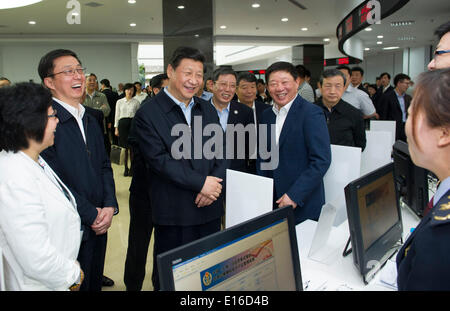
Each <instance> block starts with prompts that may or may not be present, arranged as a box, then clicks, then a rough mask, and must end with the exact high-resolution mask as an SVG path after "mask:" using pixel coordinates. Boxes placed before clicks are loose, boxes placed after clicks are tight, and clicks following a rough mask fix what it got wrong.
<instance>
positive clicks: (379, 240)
mask: <svg viewBox="0 0 450 311" xmlns="http://www.w3.org/2000/svg"><path fill="white" fill-rule="evenodd" d="M345 196H346V202H347V215H348V222H349V228H350V237H351V242H352V252H353V259H354V262H355V264H356V266H358V267H359V269H360V272H361V274H362V275H363V276H364V281H366V280H367V281H368V280H369V279H370V278H371V277H373V275H374V274H375V273H376V271H377V270H376V269H375V270H374V268H379V267H380V266H382V265H383V264H384V263H385V262H386V260H387V259H388V258H389V257H390V256H391V255H392V254H393V253H394V252H395V250H396V247H395V245H396V243H397V242H398V241H400V240H401V237H402V232H403V230H402V220H401V212H400V206H399V202H398V194H397V191H396V188H395V183H394V165H393V163H390V164H387V165H385V166H383V167H381V168H379V169H377V170H375V171H373V172H371V173H369V174H367V175H364V176H362V177H360V178H359V179H357V180H355V181H353V182H351V183H350V184H348V185H347V187H346V188H345Z"/></svg>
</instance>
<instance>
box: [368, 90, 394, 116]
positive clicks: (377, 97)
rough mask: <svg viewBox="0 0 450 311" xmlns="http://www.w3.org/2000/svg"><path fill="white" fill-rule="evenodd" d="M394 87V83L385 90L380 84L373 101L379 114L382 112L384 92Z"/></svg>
mask: <svg viewBox="0 0 450 311" xmlns="http://www.w3.org/2000/svg"><path fill="white" fill-rule="evenodd" d="M393 89H394V88H393V87H392V85H389V87H388V88H387V89H386V91H384V92H383V86H380V87H379V88H378V89H377V91H376V93H375V95H373V98H372V102H373V105H374V106H375V110H376V111H377V113H378V114H380V112H379V111H380V108H379V103H380V100H381V97H383V95H384V94H386V93H387V92H389V91H392V90H393Z"/></svg>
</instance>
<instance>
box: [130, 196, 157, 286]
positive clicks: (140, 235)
mask: <svg viewBox="0 0 450 311" xmlns="http://www.w3.org/2000/svg"><path fill="white" fill-rule="evenodd" d="M129 203H130V228H129V231H128V248H127V257H126V260H125V273H124V277H123V279H124V283H125V286H126V288H127V290H128V291H140V290H141V289H142V283H143V282H144V278H145V265H146V263H147V253H148V245H149V244H150V239H151V237H152V231H153V222H152V209H151V207H150V200H149V198H148V197H146V196H142V195H139V194H136V193H133V192H131V193H130V200H129Z"/></svg>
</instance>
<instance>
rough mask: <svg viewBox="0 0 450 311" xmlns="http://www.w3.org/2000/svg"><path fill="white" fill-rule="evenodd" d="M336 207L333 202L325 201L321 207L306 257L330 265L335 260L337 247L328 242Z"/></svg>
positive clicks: (337, 251)
mask: <svg viewBox="0 0 450 311" xmlns="http://www.w3.org/2000/svg"><path fill="white" fill-rule="evenodd" d="M336 213H337V209H336V206H335V205H334V204H333V203H326V204H324V205H323V207H322V211H321V213H320V217H319V221H318V222H317V227H316V231H315V232H314V237H313V240H312V243H311V248H310V249H309V253H308V258H309V259H311V260H314V261H318V262H320V263H323V264H326V265H330V264H331V263H333V262H335V261H336V257H337V254H338V253H339V249H338V248H336V246H335V245H333V244H330V243H328V242H329V240H330V233H331V231H332V229H333V223H334V221H335V218H336Z"/></svg>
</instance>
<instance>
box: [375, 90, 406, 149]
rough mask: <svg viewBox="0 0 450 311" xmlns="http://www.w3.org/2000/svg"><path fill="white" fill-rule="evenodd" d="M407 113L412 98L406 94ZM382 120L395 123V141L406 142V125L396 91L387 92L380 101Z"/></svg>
mask: <svg viewBox="0 0 450 311" xmlns="http://www.w3.org/2000/svg"><path fill="white" fill-rule="evenodd" d="M404 98H405V111H408V107H409V105H410V104H411V96H409V95H408V94H405V97H404ZM379 109H380V110H379V112H378V114H379V115H380V120H390V121H395V125H396V126H395V139H396V140H398V139H401V140H403V141H406V135H405V123H404V122H403V114H402V109H401V108H400V103H399V101H398V99H397V93H396V92H395V89H392V90H390V91H386V93H384V95H383V96H382V97H381V99H380V101H379Z"/></svg>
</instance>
